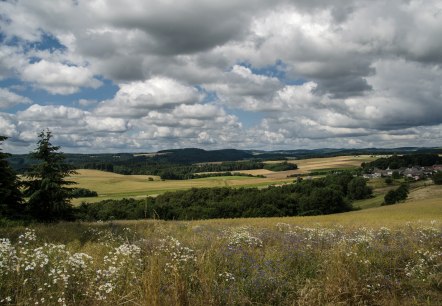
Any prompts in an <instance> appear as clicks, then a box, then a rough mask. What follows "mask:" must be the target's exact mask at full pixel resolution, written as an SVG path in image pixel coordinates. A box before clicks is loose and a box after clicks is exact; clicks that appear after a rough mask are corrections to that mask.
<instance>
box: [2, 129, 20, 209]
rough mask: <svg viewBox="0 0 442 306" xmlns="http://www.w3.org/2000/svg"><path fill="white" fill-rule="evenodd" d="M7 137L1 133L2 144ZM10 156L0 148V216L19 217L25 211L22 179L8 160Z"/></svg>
mask: <svg viewBox="0 0 442 306" xmlns="http://www.w3.org/2000/svg"><path fill="white" fill-rule="evenodd" d="M6 139H8V137H6V136H1V135H0V144H1V143H2V142H3V141H5V140H6ZM8 156H9V154H6V153H3V152H1V149H0V217H6V218H18V217H20V216H21V215H22V213H23V197H22V193H21V191H20V181H19V180H18V178H17V175H16V174H15V172H14V171H13V170H12V168H11V167H10V165H9V163H8V161H7V160H6V158H7V157H8Z"/></svg>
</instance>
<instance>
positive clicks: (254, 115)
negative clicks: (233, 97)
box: [229, 109, 266, 129]
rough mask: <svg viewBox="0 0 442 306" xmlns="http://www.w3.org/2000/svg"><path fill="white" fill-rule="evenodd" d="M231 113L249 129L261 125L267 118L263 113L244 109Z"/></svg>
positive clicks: (230, 111) (231, 111) (232, 110)
mask: <svg viewBox="0 0 442 306" xmlns="http://www.w3.org/2000/svg"><path fill="white" fill-rule="evenodd" d="M229 113H230V114H232V115H235V116H236V117H238V118H239V121H240V122H241V123H242V126H243V127H244V128H247V129H248V128H251V127H255V126H257V125H259V124H260V123H261V120H262V119H264V118H265V117H266V115H265V114H264V113H262V112H249V111H245V110H242V109H231V110H229Z"/></svg>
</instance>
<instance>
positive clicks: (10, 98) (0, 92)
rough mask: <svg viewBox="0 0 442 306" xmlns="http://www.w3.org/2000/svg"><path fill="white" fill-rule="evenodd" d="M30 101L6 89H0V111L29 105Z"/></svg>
mask: <svg viewBox="0 0 442 306" xmlns="http://www.w3.org/2000/svg"><path fill="white" fill-rule="evenodd" d="M30 103H32V101H31V99H29V98H27V97H23V96H20V95H18V94H16V93H14V92H12V91H10V90H8V89H5V88H0V109H4V108H8V107H11V106H15V105H18V104H30Z"/></svg>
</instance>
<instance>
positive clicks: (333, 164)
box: [241, 155, 377, 179]
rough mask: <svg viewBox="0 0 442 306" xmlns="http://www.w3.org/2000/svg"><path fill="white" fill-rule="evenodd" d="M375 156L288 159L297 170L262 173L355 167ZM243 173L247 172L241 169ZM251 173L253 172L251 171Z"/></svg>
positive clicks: (281, 175) (282, 175)
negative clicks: (295, 165) (296, 166)
mask: <svg viewBox="0 0 442 306" xmlns="http://www.w3.org/2000/svg"><path fill="white" fill-rule="evenodd" d="M376 159H377V158H376V157H371V156H369V155H360V156H337V157H325V158H310V159H299V160H289V161H288V162H289V163H292V164H297V165H298V169H297V170H289V171H279V172H272V171H270V173H268V174H264V175H265V176H267V177H268V178H273V179H281V178H286V177H287V176H288V175H293V174H308V173H310V172H312V171H317V170H325V169H334V168H349V169H351V168H357V167H360V166H361V163H363V162H370V161H373V160H376ZM280 162H281V161H268V162H266V163H272V164H275V163H280ZM241 172H243V173H247V172H244V171H241ZM251 174H253V173H251Z"/></svg>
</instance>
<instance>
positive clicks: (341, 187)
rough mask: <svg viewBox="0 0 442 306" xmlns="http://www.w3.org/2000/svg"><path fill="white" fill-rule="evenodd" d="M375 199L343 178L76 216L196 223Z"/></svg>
mask: <svg viewBox="0 0 442 306" xmlns="http://www.w3.org/2000/svg"><path fill="white" fill-rule="evenodd" d="M371 196H372V190H371V188H369V187H368V186H367V185H366V181H365V180H364V179H363V178H361V177H354V176H353V175H351V174H349V173H341V174H336V175H328V176H327V177H324V178H321V179H316V180H304V181H301V182H298V183H296V184H289V185H283V186H278V187H269V188H264V189H257V188H239V189H233V188H193V189H190V190H186V191H176V192H169V193H165V194H163V195H159V196H158V197H156V198H147V199H145V200H135V199H124V200H106V201H102V202H99V203H93V204H82V205H81V206H80V207H79V208H77V211H76V216H77V218H78V219H82V220H109V219H139V218H146V217H147V218H151V217H155V218H159V219H164V220H193V219H210V218H239V217H276V216H297V215H319V214H332V213H339V212H345V211H349V210H351V209H352V206H351V202H352V201H353V200H356V199H364V198H368V197H371Z"/></svg>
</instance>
